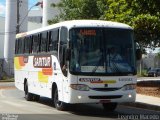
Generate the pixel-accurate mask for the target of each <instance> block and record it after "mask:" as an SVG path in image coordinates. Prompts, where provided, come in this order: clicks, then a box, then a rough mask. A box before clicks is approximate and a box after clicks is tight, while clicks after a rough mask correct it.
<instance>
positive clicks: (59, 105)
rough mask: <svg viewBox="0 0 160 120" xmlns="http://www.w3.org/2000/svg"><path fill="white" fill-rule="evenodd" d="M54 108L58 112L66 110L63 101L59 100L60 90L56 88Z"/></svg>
mask: <svg viewBox="0 0 160 120" xmlns="http://www.w3.org/2000/svg"><path fill="white" fill-rule="evenodd" d="M53 100H54V106H55V108H56V109H57V110H61V111H63V110H65V109H66V104H65V103H64V102H62V101H59V98H58V89H57V88H56V90H55V92H54V98H53Z"/></svg>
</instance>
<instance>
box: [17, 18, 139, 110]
mask: <svg viewBox="0 0 160 120" xmlns="http://www.w3.org/2000/svg"><path fill="white" fill-rule="evenodd" d="M112 52H116V54H115V53H114V54H112ZM135 53H136V52H135V42H134V37H133V29H132V28H131V27H130V26H128V25H126V24H122V23H116V22H110V21H100V20H72V21H65V22H60V23H57V24H54V25H50V26H47V27H44V28H40V29H37V30H34V31H30V32H26V33H20V34H17V36H16V43H15V57H14V65H15V86H16V87H17V88H18V89H20V90H23V91H24V92H25V98H26V100H28V101H31V100H39V98H40V96H44V97H48V98H51V99H53V103H54V105H55V107H56V108H57V109H58V110H65V109H66V106H67V105H68V104H78V103H101V104H102V105H103V107H104V109H105V110H107V111H113V110H115V108H116V106H117V104H118V103H122V102H134V101H135V97H136V91H135V87H136V62H135V61H136V55H135ZM117 56H118V57H117Z"/></svg>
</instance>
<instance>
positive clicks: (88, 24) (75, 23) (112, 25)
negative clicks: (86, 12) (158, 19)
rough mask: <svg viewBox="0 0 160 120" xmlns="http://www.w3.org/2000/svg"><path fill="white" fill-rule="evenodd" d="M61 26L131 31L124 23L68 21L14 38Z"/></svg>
mask: <svg viewBox="0 0 160 120" xmlns="http://www.w3.org/2000/svg"><path fill="white" fill-rule="evenodd" d="M61 26H65V27H67V28H68V29H71V28H74V27H108V28H122V29H132V28H131V27H130V26H129V25H127V24H124V23H118V22H111V21H103V20H70V21H64V22H60V23H56V24H53V25H49V26H47V27H42V28H39V29H36V30H33V31H29V32H25V33H19V34H17V35H16V38H20V37H23V36H27V35H30V34H35V33H38V32H42V31H46V30H51V29H53V28H58V27H61Z"/></svg>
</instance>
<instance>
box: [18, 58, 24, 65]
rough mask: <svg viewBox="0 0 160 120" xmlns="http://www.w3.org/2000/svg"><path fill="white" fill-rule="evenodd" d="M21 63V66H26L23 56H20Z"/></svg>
mask: <svg viewBox="0 0 160 120" xmlns="http://www.w3.org/2000/svg"><path fill="white" fill-rule="evenodd" d="M19 64H20V66H25V63H24V58H23V57H19Z"/></svg>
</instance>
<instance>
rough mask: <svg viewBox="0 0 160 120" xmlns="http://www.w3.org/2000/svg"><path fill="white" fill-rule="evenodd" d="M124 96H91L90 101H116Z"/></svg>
mask: <svg viewBox="0 0 160 120" xmlns="http://www.w3.org/2000/svg"><path fill="white" fill-rule="evenodd" d="M121 97H122V95H109V96H89V98H90V99H116V98H121Z"/></svg>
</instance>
